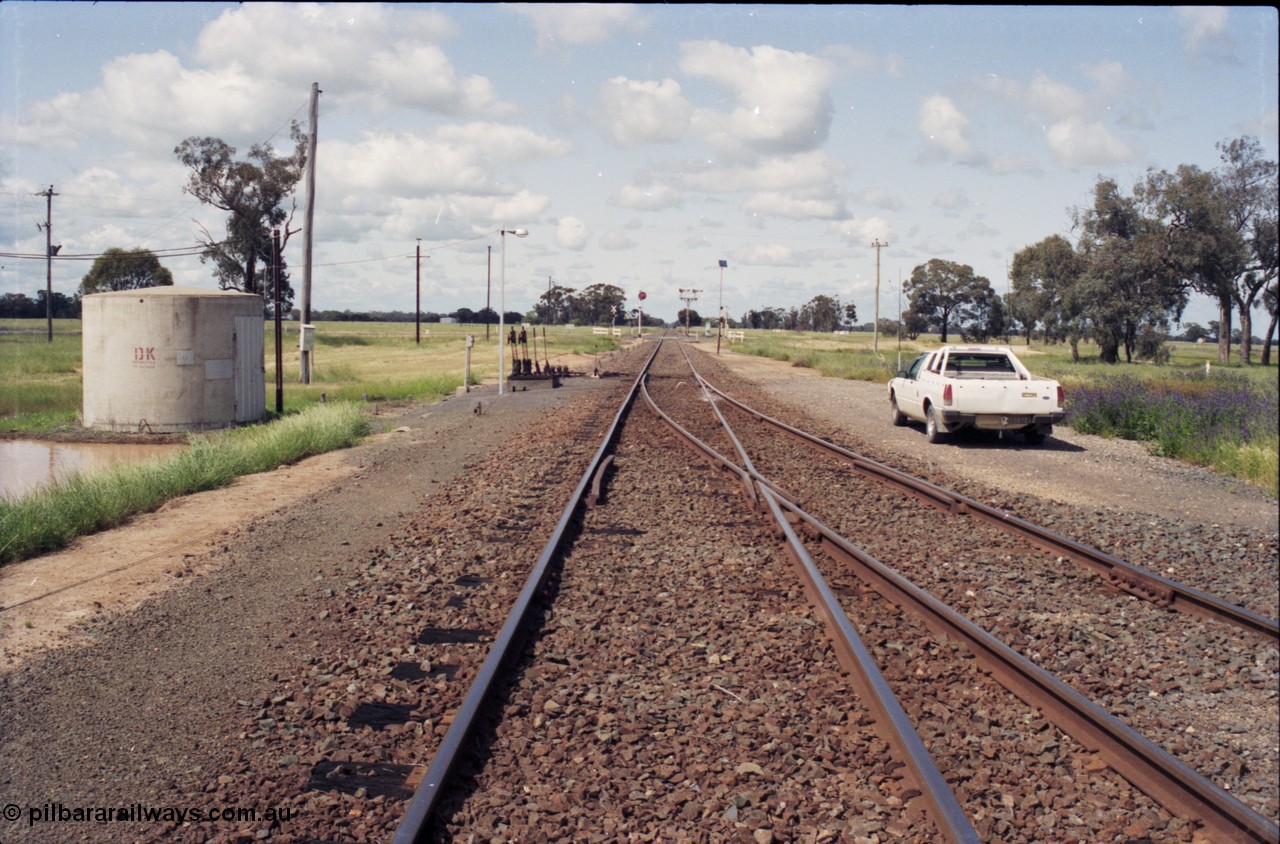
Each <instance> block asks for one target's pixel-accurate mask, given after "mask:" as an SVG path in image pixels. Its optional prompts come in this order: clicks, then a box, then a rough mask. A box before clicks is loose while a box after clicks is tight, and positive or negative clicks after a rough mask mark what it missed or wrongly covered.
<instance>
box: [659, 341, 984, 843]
mask: <svg viewBox="0 0 1280 844" xmlns="http://www.w3.org/2000/svg"><path fill="white" fill-rule="evenodd" d="M680 348H681V351H682V352H683V351H684V349H683V347H680ZM685 360H686V363H689V366H690V369H693V365H692V363H691V362H689V361H688V356H687V355H686V357H685ZM641 392H642V394H643V396H644V399H645V401H646V402H648V404H649V407H650V408H651V409H652V410H653V411H654V413H655V414H657V415H658V417H659V418H660V419H662V421H664V422H665V423H666V424H667V425H668V427H670V428H671V429H672V430H673V431H675V433H676V434H677V435H678V436H679V437H680V438H681V439H682V440H684V442H685V443H686V444H687V445H689V446H690V447H691V448H693V449H694V450H695V451H697V452H698V453H700V454H702V455H703V456H705V457H708V458H709V459H711V460H712V462H713V463H719V464H720V468H724V469H727V470H728V471H730V472H733V473H735V474H737V475H738V476H739V477H740V478H742V479H748V480H746V485H747V486H748V487H749V491H748V498H749V500H750V501H751V504H752V505H753V508H754V509H760V508H759V506H758V504H759V502H761V501H763V503H764V509H765V510H767V511H768V513H769V515H770V516H772V519H773V522H772V524H771V527H772V528H773V529H774V532H775V533H776V534H778V535H780V536H781V537H782V538H783V539H784V540H785V544H784V546H783V547H784V550H785V551H786V552H787V555H788V556H789V557H790V558H791V561H792V563H793V564H794V566H795V569H796V572H797V574H798V575H799V577H800V579H801V582H802V585H803V586H804V591H805V595H806V597H808V599H809V602H810V604H811V605H812V606H813V607H814V610H815V612H816V613H817V615H818V617H819V618H821V619H822V621H823V624H824V625H825V627H826V630H827V635H828V637H829V638H830V639H831V642H832V645H833V647H834V648H835V651H836V656H837V658H838V660H839V662H840V665H841V667H842V668H843V669H844V671H845V672H847V673H848V675H849V678H850V680H851V682H852V683H853V686H854V688H855V689H856V690H857V693H858V698H859V699H860V700H861V701H862V702H863V703H864V704H865V705H866V707H867V709H868V710H870V711H871V713H872V715H873V717H874V718H875V721H876V726H877V727H878V731H879V733H880V735H881V737H882V738H884V740H885V741H886V742H888V744H889V746H890V747H892V748H894V750H896V751H897V753H898V755H899V756H900V757H901V758H902V759H903V760H904V761H905V762H906V764H907V768H908V769H909V770H910V772H911V776H912V778H913V779H914V780H915V784H916V785H917V786H919V788H920V791H921V795H922V797H923V799H924V801H925V803H926V804H927V805H928V807H929V810H930V811H929V815H930V817H931V818H932V819H933V821H934V823H935V824H936V825H937V827H938V830H939V832H940V833H941V835H942V838H943V840H946V841H951V842H956V844H967V842H978V841H980V840H981V839H980V838H979V837H978V833H977V831H976V830H974V828H973V826H972V824H970V822H969V819H968V817H967V816H966V815H965V813H964V809H963V808H961V806H960V802H959V800H957V799H956V796H955V794H954V792H952V790H951V788H950V786H948V785H947V782H946V779H945V778H944V777H943V775H942V772H941V771H939V770H938V765H937V762H936V761H934V759H933V756H932V755H930V753H929V751H928V749H927V748H926V747H925V745H924V741H923V740H921V738H920V735H919V734H918V733H917V732H916V730H915V727H914V726H913V725H912V723H911V719H910V717H909V716H908V715H907V712H906V710H905V709H904V708H903V706H902V704H901V702H900V701H899V700H898V698H897V696H896V695H895V694H894V692H893V689H892V688H890V686H889V683H888V681H887V680H885V678H884V675H883V674H882V673H881V672H880V668H879V666H878V665H876V661H875V658H874V657H873V656H872V655H871V652H870V651H869V650H867V647H866V645H865V644H863V642H862V637H860V636H859V635H858V631H857V628H855V627H854V625H853V622H852V621H851V620H850V619H849V616H848V614H847V613H845V611H844V608H843V607H842V606H841V605H840V599H839V598H838V597H836V594H835V593H834V592H833V591H832V590H831V587H830V586H829V585H828V584H827V582H826V580H825V579H824V578H823V576H822V573H821V572H820V571H819V570H818V566H817V565H816V564H815V563H814V562H813V558H812V557H811V556H810V555H809V552H808V551H807V550H806V549H805V547H804V544H803V543H802V542H801V541H800V539H799V537H797V536H796V534H795V531H794V530H793V529H792V527H791V525H790V524H789V523H788V521H787V518H786V516H785V515H784V513H783V511H782V508H781V507H780V505H779V503H778V502H779V500H780V498H786V497H788V496H785V494H783V493H781V492H780V491H779V490H778V489H777V488H776V487H775V486H774V485H773V484H771V483H770V482H769V481H767V480H766V479H764V478H763V476H761V475H760V474H759V472H757V471H756V470H755V467H754V466H752V464H751V458H750V457H748V456H747V453H746V451H745V449H743V447H742V444H741V443H740V442H738V438H737V437H736V436H735V435H734V433H733V429H732V428H731V427H730V426H729V423H728V421H727V420H725V418H724V417H723V416H722V415H721V414H720V411H719V409H718V408H716V407H715V403H714V402H712V403H711V406H712V408H713V409H714V410H715V413H716V416H717V418H718V419H719V420H720V424H721V425H722V426H723V428H724V431H725V433H726V434H727V435H728V437H729V439H730V441H731V442H732V443H733V446H734V449H735V450H736V451H737V452H738V455H739V457H740V458H741V460H742V464H743V466H745V467H746V468H745V469H744V468H741V467H739V466H736V465H734V464H733V463H732V461H728V460H726V459H725V458H724V457H722V456H721V455H719V454H718V453H717V452H716V451H715V450H714V449H712V448H711V447H710V446H709V445H707V444H706V443H703V442H701V441H700V440H699V439H698V438H697V437H695V436H694V435H693V434H691V433H690V432H689V431H687V430H686V429H685V428H684V427H682V426H681V425H680V424H679V423H677V422H676V421H675V420H674V419H673V418H672V417H671V416H670V415H669V414H667V413H666V412H664V411H663V410H662V409H661V408H659V407H658V404H657V402H655V401H654V399H653V397H652V396H651V395H649V391H648V389H647V387H646V386H645V385H644V384H641ZM704 392H705V388H704ZM751 480H754V481H755V483H756V484H759V487H760V494H759V497H758V498H757V496H756V495H755V492H754V489H751V487H753V486H754V484H752V483H751Z"/></svg>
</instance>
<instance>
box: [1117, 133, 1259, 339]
mask: <svg viewBox="0 0 1280 844" xmlns="http://www.w3.org/2000/svg"><path fill="white" fill-rule="evenodd" d="M1217 148H1218V151H1219V153H1220V154H1221V161H1222V165H1221V166H1220V167H1219V168H1218V169H1216V170H1214V171H1212V172H1208V171H1204V170H1201V169H1200V168H1199V167H1196V166H1194V165H1185V164H1184V165H1181V166H1179V167H1178V168H1177V169H1176V170H1175V171H1174V172H1173V173H1168V172H1166V171H1163V170H1162V171H1158V172H1155V171H1153V172H1150V173H1148V175H1147V178H1146V180H1145V182H1144V183H1143V184H1142V185H1140V191H1141V195H1142V196H1143V198H1144V201H1146V202H1147V203H1148V205H1149V206H1150V207H1151V208H1152V209H1153V210H1154V212H1155V213H1156V214H1157V215H1159V217H1160V218H1161V219H1162V221H1164V223H1165V225H1167V227H1168V233H1169V261H1170V263H1171V265H1172V266H1173V267H1174V268H1175V269H1176V272H1177V273H1178V274H1179V276H1180V277H1181V279H1182V283H1183V284H1184V285H1185V286H1187V287H1188V288H1190V289H1192V290H1195V291H1196V292H1199V293H1203V294H1204V295H1206V296H1209V297H1211V298H1212V299H1213V300H1214V301H1215V302H1216V303H1217V305H1218V323H1219V325H1220V326H1221V330H1220V331H1219V332H1218V360H1219V362H1221V363H1226V362H1228V361H1229V360H1230V358H1231V337H1232V333H1233V332H1232V330H1231V327H1232V314H1233V313H1238V314H1239V315H1240V328H1241V332H1240V334H1241V340H1240V358H1241V360H1242V361H1243V362H1245V363H1249V362H1250V359H1251V357H1252V339H1251V338H1252V333H1253V331H1252V329H1253V315H1252V310H1253V308H1254V307H1255V306H1256V305H1257V303H1258V300H1259V297H1260V296H1261V295H1262V294H1263V291H1264V290H1265V289H1266V288H1267V285H1268V284H1269V283H1270V282H1271V281H1272V280H1273V279H1275V278H1276V275H1277V249H1276V236H1277V232H1276V230H1277V222H1278V221H1277V187H1276V174H1277V167H1276V162H1274V161H1268V160H1266V159H1265V157H1264V154H1263V151H1262V147H1261V145H1260V144H1259V143H1258V141H1257V139H1255V138H1251V137H1243V138H1238V139H1236V140H1233V141H1227V142H1222V143H1219V144H1218V145H1217Z"/></svg>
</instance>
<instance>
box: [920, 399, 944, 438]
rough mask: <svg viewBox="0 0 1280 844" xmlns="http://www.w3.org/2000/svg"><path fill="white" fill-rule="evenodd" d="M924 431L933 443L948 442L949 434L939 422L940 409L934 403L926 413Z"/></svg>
mask: <svg viewBox="0 0 1280 844" xmlns="http://www.w3.org/2000/svg"><path fill="white" fill-rule="evenodd" d="M924 433H925V436H926V437H928V438H929V442H931V443H940V442H946V439H947V434H946V432H945V431H943V430H942V425H941V423H939V422H938V411H937V410H935V409H934V407H933V406H932V405H930V406H929V409H928V410H927V411H925V414H924Z"/></svg>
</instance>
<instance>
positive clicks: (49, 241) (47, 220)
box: [36, 185, 62, 343]
mask: <svg viewBox="0 0 1280 844" xmlns="http://www.w3.org/2000/svg"><path fill="white" fill-rule="evenodd" d="M36 196H43V197H44V198H45V199H46V200H47V202H46V204H45V212H44V225H41V224H40V223H36V228H38V229H44V255H45V258H44V264H45V270H44V273H45V274H44V315H45V322H46V323H47V324H48V327H49V342H50V343H52V342H53V256H54V255H55V254H56V252H57V250H55V249H54V248H53V198H54V197H55V196H57V194H56V193H54V192H53V185H49V189H48V190H46V191H41V192H40V193H38V194H36ZM61 248H62V247H61V246H59V247H58V249H61Z"/></svg>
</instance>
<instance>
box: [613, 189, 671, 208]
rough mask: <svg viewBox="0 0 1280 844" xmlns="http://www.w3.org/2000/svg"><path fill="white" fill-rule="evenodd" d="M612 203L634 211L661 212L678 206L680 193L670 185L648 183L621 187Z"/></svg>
mask: <svg viewBox="0 0 1280 844" xmlns="http://www.w3.org/2000/svg"><path fill="white" fill-rule="evenodd" d="M613 201H614V203H615V204H617V205H620V206H621V207H623V208H630V209H632V210H635V211H662V210H664V209H667V208H675V207H677V206H679V205H680V203H681V197H680V191H678V190H677V189H675V188H673V187H672V186H670V185H665V184H659V183H648V184H641V185H634V184H633V185H623V187H622V189H621V190H620V191H618V194H617V196H615V197H614V200H613Z"/></svg>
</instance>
